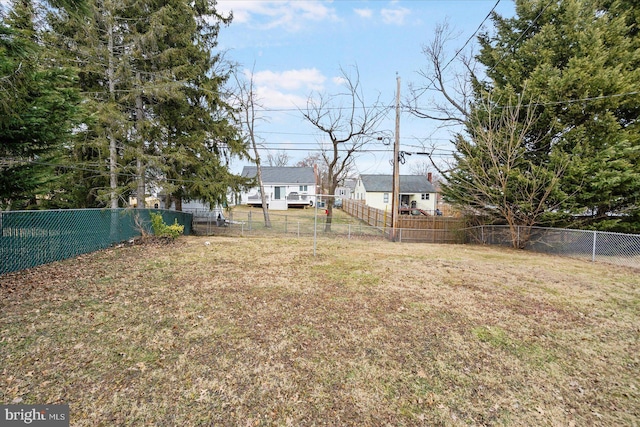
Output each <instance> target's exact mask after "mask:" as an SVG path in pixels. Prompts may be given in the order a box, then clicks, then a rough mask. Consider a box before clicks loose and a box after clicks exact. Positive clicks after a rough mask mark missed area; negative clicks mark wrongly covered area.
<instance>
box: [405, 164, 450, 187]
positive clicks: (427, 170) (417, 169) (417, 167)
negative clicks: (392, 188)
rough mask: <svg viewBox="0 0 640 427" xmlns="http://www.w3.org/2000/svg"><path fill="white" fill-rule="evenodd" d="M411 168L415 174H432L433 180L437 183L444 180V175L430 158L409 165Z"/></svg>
mask: <svg viewBox="0 0 640 427" xmlns="http://www.w3.org/2000/svg"><path fill="white" fill-rule="evenodd" d="M409 170H410V171H411V173H412V174H414V175H422V176H426V177H429V176H431V182H433V183H436V182H440V181H442V177H441V176H440V174H439V173H438V172H437V170H436V168H434V167H433V164H432V163H431V161H429V160H421V161H419V162H418V163H414V164H412V165H410V166H409Z"/></svg>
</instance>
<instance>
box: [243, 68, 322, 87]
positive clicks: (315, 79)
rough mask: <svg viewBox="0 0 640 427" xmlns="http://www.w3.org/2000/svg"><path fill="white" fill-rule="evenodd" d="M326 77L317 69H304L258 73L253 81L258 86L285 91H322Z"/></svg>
mask: <svg viewBox="0 0 640 427" xmlns="http://www.w3.org/2000/svg"><path fill="white" fill-rule="evenodd" d="M325 80H326V77H325V76H324V75H322V73H321V72H320V71H319V70H317V69H315V68H303V69H300V70H287V71H282V72H276V71H270V70H265V71H258V72H257V73H255V74H254V75H253V81H254V82H255V84H256V85H257V86H270V87H276V88H280V89H284V90H290V91H291V90H299V89H306V90H321V89H322V88H323V84H324V82H325Z"/></svg>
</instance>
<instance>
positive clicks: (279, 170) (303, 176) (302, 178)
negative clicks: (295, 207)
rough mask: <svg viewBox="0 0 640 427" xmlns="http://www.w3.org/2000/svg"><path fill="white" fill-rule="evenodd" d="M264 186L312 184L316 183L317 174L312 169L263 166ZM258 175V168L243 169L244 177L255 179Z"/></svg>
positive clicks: (246, 167) (248, 167) (247, 167)
mask: <svg viewBox="0 0 640 427" xmlns="http://www.w3.org/2000/svg"><path fill="white" fill-rule="evenodd" d="M260 169H261V170H262V183H263V184H311V185H315V183H316V174H315V172H314V170H313V168H312V167H288V166H284V167H273V166H261V167H260ZM257 174H258V172H257V168H256V166H245V167H244V168H242V176H243V177H245V178H255V177H256V175H257Z"/></svg>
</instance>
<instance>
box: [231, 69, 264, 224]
mask: <svg viewBox="0 0 640 427" xmlns="http://www.w3.org/2000/svg"><path fill="white" fill-rule="evenodd" d="M254 68H255V67H254ZM234 78H235V81H236V85H237V89H236V90H237V92H236V94H235V96H234V98H235V102H236V104H237V105H238V106H239V109H240V116H241V118H240V122H241V123H242V127H243V128H244V130H245V133H246V138H248V139H249V142H250V144H251V147H252V148H253V154H254V162H255V164H256V179H257V180H258V186H259V187H260V199H261V202H262V214H263V216H264V226H265V227H266V228H271V219H270V218H269V207H268V202H267V196H266V194H265V192H264V183H263V181H262V167H261V161H260V151H259V150H258V145H259V144H258V138H259V137H258V136H257V135H256V122H258V121H259V120H260V119H261V118H259V117H257V116H256V107H258V108H260V107H261V105H260V103H259V100H258V98H257V95H256V91H255V88H254V82H253V69H252V70H251V75H250V77H249V79H248V80H244V79H242V78H241V77H240V76H238V73H234Z"/></svg>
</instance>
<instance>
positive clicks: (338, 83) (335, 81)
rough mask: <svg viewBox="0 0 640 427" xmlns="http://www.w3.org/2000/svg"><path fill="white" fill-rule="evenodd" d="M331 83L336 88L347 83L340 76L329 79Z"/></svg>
mask: <svg viewBox="0 0 640 427" xmlns="http://www.w3.org/2000/svg"><path fill="white" fill-rule="evenodd" d="M331 81H332V82H333V84H335V85H336V86H342V85H344V84H345V83H346V82H347V79H345V78H344V77H342V76H337V77H334V78H332V79H331Z"/></svg>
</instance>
